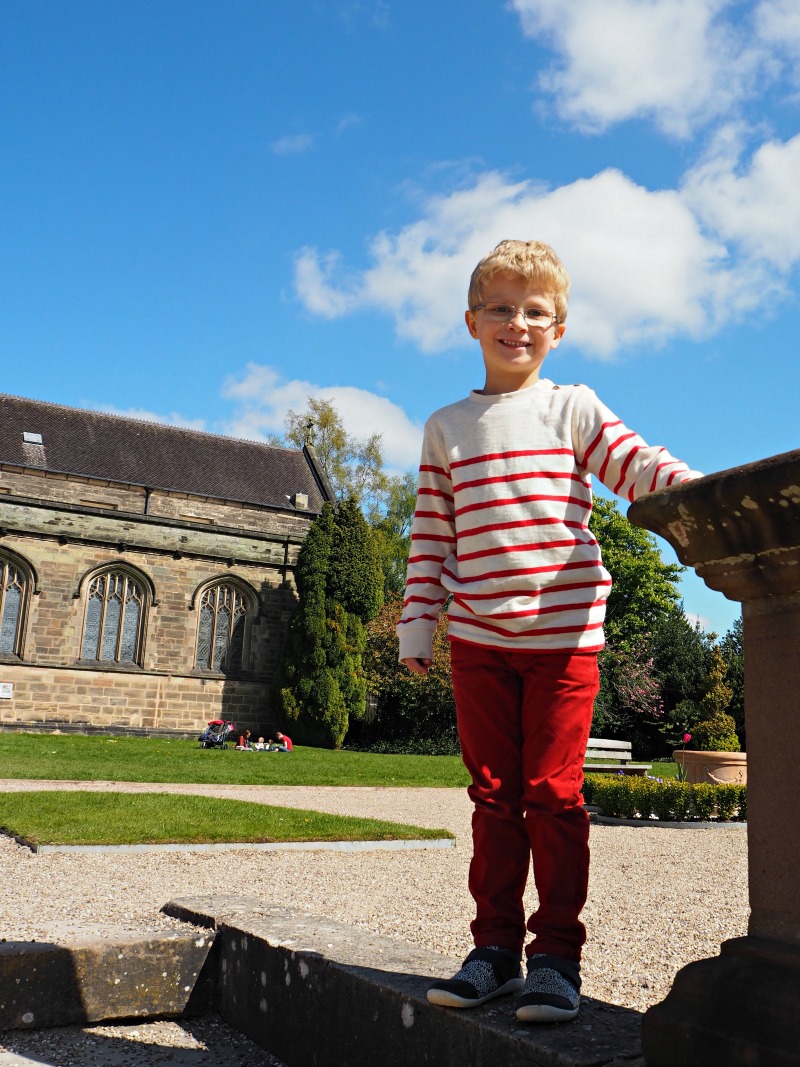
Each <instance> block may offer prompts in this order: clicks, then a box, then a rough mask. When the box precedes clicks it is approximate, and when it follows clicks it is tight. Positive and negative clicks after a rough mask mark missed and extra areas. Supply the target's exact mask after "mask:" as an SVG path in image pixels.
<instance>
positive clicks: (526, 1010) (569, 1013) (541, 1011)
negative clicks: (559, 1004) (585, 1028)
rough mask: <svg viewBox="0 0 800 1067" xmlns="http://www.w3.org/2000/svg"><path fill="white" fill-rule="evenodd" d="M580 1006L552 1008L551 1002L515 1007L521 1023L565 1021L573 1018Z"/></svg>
mask: <svg viewBox="0 0 800 1067" xmlns="http://www.w3.org/2000/svg"><path fill="white" fill-rule="evenodd" d="M579 1011H580V1008H554V1007H553V1006H552V1004H524V1005H523V1006H522V1007H521V1008H517V1019H518V1020H519V1021H520V1022H521V1023H566V1022H569V1020H570V1019H574V1018H575V1016H576V1015H577V1014H578V1012H579Z"/></svg>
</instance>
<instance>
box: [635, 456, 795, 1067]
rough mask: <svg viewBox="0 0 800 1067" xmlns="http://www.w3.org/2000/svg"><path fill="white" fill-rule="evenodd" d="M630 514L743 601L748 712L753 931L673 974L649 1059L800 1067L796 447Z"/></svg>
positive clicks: (658, 1064) (704, 1066)
mask: <svg viewBox="0 0 800 1067" xmlns="http://www.w3.org/2000/svg"><path fill="white" fill-rule="evenodd" d="M628 516H629V518H630V520H631V522H633V523H635V524H636V525H637V526H642V527H644V528H645V529H648V530H652V531H654V532H655V533H658V534H660V535H661V536H662V537H664V538H665V539H666V540H667V541H669V542H670V544H671V545H672V546H673V547H674V549H675V551H676V553H677V554H678V558H679V559H680V561H681V562H682V563H684V564H686V565H688V566H691V567H694V568H695V570H696V571H697V573H698V574H699V575H700V577H701V578H702V579H703V580H704V581H705V583H706V585H708V586H709V587H710V588H712V589H718V590H720V591H721V592H722V593H724V594H725V596H727V597H728V598H729V599H731V600H740V601H741V602H742V618H743V623H744V659H745V706H746V716H747V781H748V807H747V828H748V873H749V891H750V909H751V912H750V922H749V927H748V934H747V936H746V937H741V938H736V939H734V940H731V941H726V942H725V943H724V944H723V945H722V948H721V954H720V955H719V956H717V957H714V958H713V959H708V960H700V961H698V962H696V963H692V964H690V965H689V966H688V967H684V968H683V969H682V970H681V971H679V972H678V974H677V975H676V978H675V982H674V984H673V987H672V989H671V991H670V992H669V994H668V995H667V997H666V998H665V1000H664V1001H662V1003H661V1004H657V1005H655V1006H654V1007H653V1008H651V1009H650V1010H649V1011H648V1012H647V1014H646V1015H645V1019H644V1025H643V1042H644V1052H645V1059H646V1061H647V1064H648V1065H649V1067H690V1065H691V1067H788V1065H790V1064H792V1065H800V774H799V773H798V770H797V768H798V762H799V761H800V451H796V452H788V453H785V454H783V455H780V456H773V457H771V458H770V459H766V460H762V461H760V462H758V463H751V464H748V465H747V466H743V467H736V468H733V469H732V470H727V471H721V472H720V473H718V474H712V475H710V476H708V477H706V478H701V479H698V480H697V481H694V482H688V483H686V484H684V485H681V486H677V487H675V488H673V489H667V490H664V491H662V492H660V493H654V494H652V495H651V496H648V497H643V498H642V499H640V500H638V501H636V502H635V503H634V504H632V505H631V507H630V509H629V511H628ZM685 875H686V876H687V877H691V874H690V872H685ZM719 876H720V878H724V877H725V872H724V871H720V875H719ZM666 877H669V874H667V875H666Z"/></svg>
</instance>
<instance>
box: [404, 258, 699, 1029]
mask: <svg viewBox="0 0 800 1067" xmlns="http://www.w3.org/2000/svg"><path fill="white" fill-rule="evenodd" d="M568 292H569V276H568V275H567V272H566V270H565V268H564V266H563V264H562V263H561V262H560V260H559V259H558V257H557V256H556V255H555V253H554V252H553V250H552V249H551V248H550V247H549V246H548V245H545V244H542V243H540V242H537V241H502V242H501V243H500V244H499V245H498V246H497V248H495V249H494V251H492V252H490V253H489V255H487V256H485V257H484V259H482V260H481V262H480V263H479V264H478V266H477V267H476V268H475V270H474V272H473V274H472V279H471V281H470V288H469V310H468V311H467V312H466V315H465V318H466V323H467V329H468V330H469V332H470V335H471V336H472V337H474V338H475V339H476V340H477V341H478V342H479V344H480V347H481V352H482V355H483V362H484V365H485V370H486V380H485V384H484V387H483V389H482V390H479V391H474V392H472V393H471V394H470V396H469V397H468V398H467V399H465V400H461V401H459V402H457V403H455V404H451V405H449V406H448V407H445V408H442V409H441V410H439V411H437V412H435V413H434V414H433V415H432V416H431V418H430V419H429V420H428V422H427V424H426V426H425V438H424V443H423V452H422V463H421V466H420V476H419V487H418V495H417V508H416V512H415V517H414V525H413V530H412V535H411V553H410V556H409V563H408V580H407V586H406V598H405V603H404V607H403V614H402V617H401V620H400V623H399V625H398V627H397V632H398V636H399V639H400V660H401V662H402V663H404V664H405V665H406V666H407V667H408V668H409V669H410V670H412V671H414V672H416V673H418V674H423V675H424V674H426V673H427V671H428V668H429V667H430V665H431V656H432V652H431V644H432V635H433V631H434V629H435V628H436V622H437V619H438V616H439V613H440V611H441V609H442V606H443V604H444V602H445V600H447V598H448V597H451V598H452V599H451V602H450V604H449V607H448V636H449V639H450V643H451V644H450V647H451V660H452V677H453V692H454V696H455V702H456V715H457V720H458V731H459V738H460V741H461V750H462V755H463V759H464V763H465V765H466V767H467V769H468V770H469V772H470V775H471V778H472V784H471V786H470V787H469V795H470V797H471V799H472V801H473V803H474V811H473V819H472V838H473V856H472V862H471V865H470V872H469V889H470V893H471V894H472V897H473V899H474V901H475V919H474V920H473V922H472V924H471V931H472V936H473V941H474V944H475V948H474V950H473V951H472V952H470V954H469V955H468V956H467V958H466V959H465V961H464V964H463V966H462V968H461V970H460V971H459V972H458V973H457V974H456V975H455V976H454V977H453V978H452V979H449V980H446V981H439V982H435V983H434V985H433V986H432V987H431V989H430V990H429V991H428V999H429V1000H430V1001H431V1002H432V1003H434V1004H443V1005H446V1006H448V1007H454V1008H470V1007H475V1006H476V1005H478V1004H483V1003H484V1002H485V1001H487V1000H491V999H492V998H493V997H496V996H500V995H502V994H504V993H511V992H518V993H520V994H521V995H520V997H519V1001H518V1004H517V1012H516V1014H517V1018H518V1019H520V1020H521V1021H523V1022H561V1021H564V1020H567V1019H572V1018H574V1017H575V1016H576V1015H577V1014H578V1009H579V1006H580V994H579V990H580V959H581V949H582V946H583V943H584V940H585V937H586V932H585V928H584V926H583V923H582V922H581V921H580V919H579V915H580V912H581V910H582V908H583V905H584V903H585V901H586V892H587V884H588V876H589V844H588V842H589V819H588V815H587V814H586V811H585V810H584V808H583V798H582V796H581V786H582V784H583V759H584V753H585V750H586V743H587V740H588V737H589V728H590V725H591V721H592V707H593V702H594V698H595V696H596V694H597V691H598V689H599V675H598V669H597V653H598V651H599V650H600V649H601V648H602V645H603V630H602V627H603V617H604V613H605V600H606V598H607V596H608V593H609V589H610V586H611V577H610V575H609V574H608V572H607V571H606V570H605V568H604V567H603V565H602V562H601V559H600V552H599V549H598V546H597V542H596V541H595V539H594V537H593V536H592V534H591V532H590V531H589V526H588V521H589V515H590V513H591V507H592V492H591V475H592V474H594V475H595V476H596V477H598V478H599V479H600V480H601V481H602V482H603V484H604V485H606V486H607V487H608V488H609V489H612V490H613V491H614V492H616V493H619V494H620V495H621V496H623V497H624V498H625V499H627V500H634V499H636V497H638V496H641V495H642V494H644V493H649V492H652V491H653V490H655V489H661V488H663V487H664V486H667V485H673V484H677V483H678V482H681V481H685V480H686V479H688V478H693V477H699V474H698V472H696V471H690V470H689V469H688V467H687V466H686V464H684V463H682V462H680V461H679V460H677V459H674V458H673V457H672V456H671V455H669V453H668V452H666V451H665V450H664V449H661V448H650V447H648V446H647V445H646V444H645V442H644V441H643V440H642V439H641V438H640V437H638V436H637V435H636V434H634V433H632V432H631V431H630V430H628V429H627V428H626V427H625V426H623V425H622V423H621V422H620V421H619V419H617V418H616V416H614V415H613V414H612V413H611V412H610V411H609V410H608V408H606V407H605V406H604V405H603V404H602V403H601V402H600V401H599V400H598V398H597V397H596V396H595V394H594V393H593V392H592V391H591V390H590V389H588V388H587V387H586V386H583V385H568V386H559V385H554V384H553V383H552V382H551V381H548V380H547V379H546V378H540V377H539V370H540V368H541V366H542V363H543V361H544V359H545V357H546V356H547V354H548V352H550V351H551V350H552V349H554V348H557V347H558V345H559V343H560V341H561V338H562V337H563V335H564V329H565V326H564V322H565V319H566V317H567V297H568ZM531 854H532V855H533V872H534V881H535V884H536V889H537V892H538V896H539V907H538V909H537V911H536V912H535V913H534V914H533V915H532V916H531V917H530V919H529V920H528V923H527V929H528V930H529V931H530V932H531V933H532V934H533V940H532V942H531V943H530V944H529V945H528V946H527V949H526V955H527V977H526V978H523V975H522V970H521V967H520V956H521V954H522V949H523V944H524V941H525V930H526V923H525V914H524V911H523V891H524V889H525V883H526V881H527V877H528V869H529V865H530V860H531Z"/></svg>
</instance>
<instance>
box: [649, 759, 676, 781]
mask: <svg viewBox="0 0 800 1067" xmlns="http://www.w3.org/2000/svg"><path fill="white" fill-rule="evenodd" d="M648 774H649V775H650V777H651V778H677V777H678V764H677V763H675V762H673V760H669V761H665V762H663V763H654V764H653V767H652V769H651V770H650V771H648Z"/></svg>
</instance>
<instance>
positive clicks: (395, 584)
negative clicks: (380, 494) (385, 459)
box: [373, 471, 417, 596]
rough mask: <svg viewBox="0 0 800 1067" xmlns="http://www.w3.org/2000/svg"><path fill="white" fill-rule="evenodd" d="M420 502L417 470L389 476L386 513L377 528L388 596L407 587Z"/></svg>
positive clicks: (376, 525) (375, 528) (378, 545)
mask: <svg viewBox="0 0 800 1067" xmlns="http://www.w3.org/2000/svg"><path fill="white" fill-rule="evenodd" d="M416 504H417V480H416V477H415V475H414V472H413V471H406V473H405V474H403V475H399V476H395V477H392V478H389V479H388V485H387V493H386V504H385V509H384V514H383V516H382V518H380V519H379V520H378V521H377V522H376V523H375V525H374V527H373V529H374V532H375V535H376V545H377V549H378V554H379V556H380V560H381V567H382V569H383V576H384V589H385V592H386V595H387V596H388V595H389V594H390V593H402V592H403V590H404V589H405V584H406V565H407V563H408V552H409V549H410V547H411V524H412V522H413V520H414V509H415V508H416Z"/></svg>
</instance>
